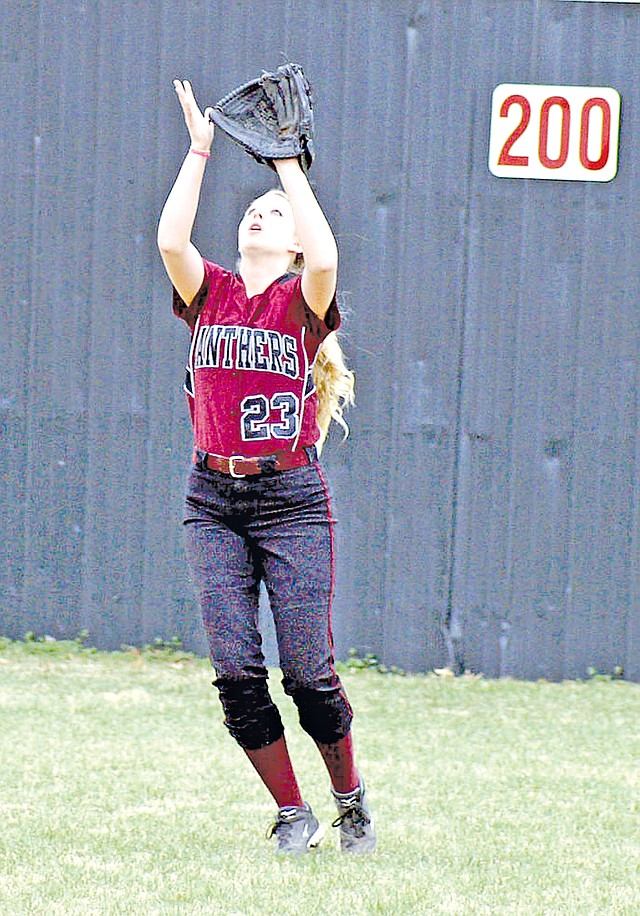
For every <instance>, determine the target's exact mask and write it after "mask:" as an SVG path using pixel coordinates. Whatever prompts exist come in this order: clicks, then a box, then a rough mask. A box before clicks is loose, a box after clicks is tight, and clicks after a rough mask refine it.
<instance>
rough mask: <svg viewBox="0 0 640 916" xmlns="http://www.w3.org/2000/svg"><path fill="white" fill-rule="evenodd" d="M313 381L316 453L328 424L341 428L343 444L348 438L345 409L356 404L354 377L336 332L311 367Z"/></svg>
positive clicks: (323, 345)
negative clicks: (318, 437)
mask: <svg viewBox="0 0 640 916" xmlns="http://www.w3.org/2000/svg"><path fill="white" fill-rule="evenodd" d="M313 381H314V384H315V386H316V391H317V393H318V418H317V419H318V426H319V428H320V439H319V440H318V442H317V443H316V448H317V449H318V453H320V451H321V450H322V446H323V445H324V442H325V440H326V438H327V434H328V432H329V427H330V425H331V421H332V420H335V422H336V423H337V424H338V426H340V427H341V428H342V432H343V434H344V435H343V440H344V439H346V438H347V436H348V435H349V426H348V425H347V421H346V420H345V418H344V416H343V413H344V408H345V407H348V406H350V405H352V404H355V400H356V398H355V375H354V374H353V372H352V371H351V370H350V369H349V368H347V365H346V363H345V360H344V353H343V352H342V347H341V346H340V343H339V342H338V337H337V334H336V332H335V331H332V332H331V334H329V335H328V336H327V337H326V338H325V339H324V341H323V342H322V344H321V346H320V349H319V350H318V353H317V355H316V361H315V363H314V366H313Z"/></svg>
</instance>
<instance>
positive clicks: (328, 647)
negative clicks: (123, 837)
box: [158, 80, 375, 853]
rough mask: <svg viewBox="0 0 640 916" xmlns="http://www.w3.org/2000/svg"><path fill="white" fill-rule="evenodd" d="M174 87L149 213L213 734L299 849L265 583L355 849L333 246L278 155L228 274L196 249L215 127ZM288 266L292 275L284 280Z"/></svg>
mask: <svg viewBox="0 0 640 916" xmlns="http://www.w3.org/2000/svg"><path fill="white" fill-rule="evenodd" d="M174 86H175V90H176V93H177V96H178V99H179V101H180V104H181V106H182V111H183V113H184V118H185V122H186V125H187V129H188V131H189V135H190V140H191V146H190V149H189V152H188V153H187V155H186V157H185V160H184V162H183V164H182V167H181V169H180V172H179V174H178V177H177V179H176V181H175V184H174V185H173V188H172V190H171V192H170V194H169V196H168V198H167V201H166V203H165V206H164V208H163V211H162V215H161V218H160V223H159V226H158V246H159V248H160V253H161V255H162V259H163V261H164V264H165V267H166V270H167V273H168V275H169V278H170V279H171V282H172V284H173V288H174V293H173V296H174V311H175V312H176V314H177V315H179V316H180V317H181V318H183V319H184V320H185V321H186V323H187V324H188V325H189V327H190V329H191V348H190V352H189V364H188V371H187V385H186V388H187V391H188V394H189V402H190V408H191V416H192V421H193V427H194V444H195V450H194V464H193V468H192V471H191V474H190V478H189V483H188V487H187V498H186V516H185V531H186V544H187V558H188V561H189V565H190V569H191V573H192V576H193V579H194V582H195V585H196V589H197V593H198V596H199V600H200V605H201V610H202V618H203V623H204V627H205V630H206V633H207V637H208V640H209V645H210V650H211V662H212V664H213V666H214V669H215V673H216V679H215V681H214V684H215V685H216V687H217V688H218V691H219V694H220V700H221V703H222V707H223V710H224V714H225V724H226V726H227V728H228V729H229V731H230V732H231V734H232V735H233V737H234V738H235V739H236V741H237V742H238V743H239V744H240V746H241V747H242V748H243V750H244V752H245V753H246V755H247V757H248V758H249V760H250V761H251V763H252V764H253V766H254V768H255V769H256V771H257V772H258V774H259V776H260V777H261V779H262V780H263V782H264V784H265V786H266V788H267V789H268V790H269V792H270V793H271V795H272V796H273V798H274V800H275V802H276V804H277V806H278V814H277V818H276V821H275V824H274V825H273V827H272V830H271V834H272V835H275V837H276V841H277V848H278V850H279V851H281V852H287V853H298V852H306V851H307V850H308V849H309V848H311V847H313V846H315V845H317V843H318V842H319V839H320V837H321V830H320V826H319V823H318V820H317V819H316V817H315V816H314V814H313V812H312V810H311V808H310V806H309V805H308V804H307V803H306V802H305V801H304V799H303V797H302V795H301V792H300V788H299V785H298V782H297V780H296V777H295V774H294V771H293V767H292V764H291V760H290V757H289V753H288V750H287V744H286V740H285V736H284V729H283V725H282V721H281V718H280V714H279V712H278V709H277V708H276V706H275V705H274V703H273V702H272V700H271V697H270V695H269V691H268V687H267V670H266V668H265V663H264V657H263V654H262V651H261V637H260V634H259V632H258V628H257V619H258V597H259V590H260V583H261V582H264V583H265V585H266V588H267V592H268V595H269V603H270V607H271V612H272V614H273V618H274V622H275V627H276V635H277V640H278V651H279V657H280V667H281V670H282V674H283V685H284V689H285V691H286V693H287V694H288V695H289V696H291V697H292V699H293V701H294V703H295V704H296V706H297V708H298V714H299V718H300V724H301V726H302V728H303V729H304V730H305V731H306V732H308V734H309V735H310V736H311V737H312V738H313V739H314V741H315V743H316V745H317V747H318V749H319V751H320V753H321V755H322V757H323V759H324V762H325V764H326V767H327V770H328V772H329V776H330V779H331V785H332V792H333V796H334V799H335V802H336V805H337V808H338V817H337V819H336V820H335V821H334V826H336V827H338V828H339V835H340V845H341V848H342V849H343V850H345V851H348V852H366V851H369V850H371V849H373V847H374V845H375V834H374V830H373V822H372V818H371V812H370V808H369V805H368V802H367V798H366V795H365V789H364V783H363V781H362V779H361V777H360V774H359V773H358V770H357V768H356V764H355V759H354V750H353V741H352V736H351V720H352V711H351V708H350V706H349V703H348V700H347V697H346V695H345V692H344V690H343V687H342V684H341V682H340V679H339V677H338V675H337V673H336V670H335V667H334V660H333V647H332V638H331V620H330V614H331V599H332V591H333V533H332V526H333V522H332V518H331V511H330V501H329V495H328V491H327V487H326V483H325V479H324V476H323V473H322V470H321V467H320V465H319V463H318V458H317V455H318V448H319V446H320V444H321V441H320V440H321V439H322V437H323V435H324V434H326V428H327V426H328V423H329V422H330V420H331V417H332V416H333V417H334V418H335V419H337V420H338V422H341V424H342V425H343V426H344V421H343V420H342V411H341V404H342V403H343V401H344V400H349V398H350V396H351V394H352V381H353V379H352V376H351V374H350V373H349V372H348V370H347V369H346V368H345V366H344V363H343V362H342V359H341V353H340V348H339V345H338V344H337V341H336V339H335V333H334V332H335V331H336V329H337V328H338V326H339V324H340V315H339V312H338V306H337V303H336V278H337V266H338V253H337V248H336V243H335V239H334V237H333V233H332V231H331V228H330V227H329V224H328V223H327V220H326V219H325V216H324V214H323V212H322V209H321V208H320V205H319V204H318V202H317V200H316V198H315V195H314V193H313V191H312V189H311V186H310V185H309V183H308V181H307V178H306V176H305V174H304V172H303V170H302V169H301V167H300V165H299V163H298V161H297V160H296V159H287V160H282V161H277V162H275V163H274V164H275V167H276V171H277V174H278V178H279V180H280V183H281V185H282V190H280V189H278V190H275V189H274V190H271V191H268V192H267V193H265V194H263V195H261V196H260V197H258V198H257V199H256V200H254V201H252V203H250V205H249V207H248V208H247V210H246V212H245V214H244V216H243V217H242V220H241V222H240V226H239V228H238V250H239V252H240V261H239V269H238V272H237V273H233V272H231V271H228V270H225V269H223V268H222V267H220V266H219V265H217V264H214V263H212V262H210V261H208V260H205V259H203V258H202V256H201V255H200V253H199V252H198V250H197V249H196V248H195V246H194V245H193V243H192V241H191V232H192V228H193V224H194V221H195V217H196V211H197V207H198V202H199V198H200V190H201V186H202V179H203V175H204V171H205V167H206V164H207V160H208V158H209V157H210V149H211V145H212V142H213V135H214V126H213V123H212V122H211V121H210V119H209V111H210V109H206V110H205V111H204V113H202V112H201V111H200V109H199V107H198V105H197V103H196V100H195V98H194V95H193V90H192V88H191V85H190V84H189V82H187V81H186V80H185V81H184V82H182V81H180V80H176V81H175V82H174ZM302 259H303V262H304V266H303V268H302V272H301V273H300V272H297V273H296V272H292V270H293V268H294V267H295V265H296V263H297V262H299V261H300V260H302ZM314 365H315V368H316V381H317V386H316V384H314ZM319 366H323V370H322V372H321V373H319V374H318V367H319ZM319 375H320V376H321V378H319ZM318 391H321V392H322V402H321V404H320V405H319V404H318ZM318 420H320V423H321V424H322V427H323V429H322V432H321V429H320V426H319V423H318Z"/></svg>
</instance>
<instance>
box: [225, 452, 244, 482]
mask: <svg viewBox="0 0 640 916" xmlns="http://www.w3.org/2000/svg"><path fill="white" fill-rule="evenodd" d="M244 460H245V459H244V455H232V456H231V457H230V458H229V474H230V475H231V476H232V477H235V478H236V480H242V478H243V477H246V476H247V475H246V474H238V473H237V472H236V470H235V467H234V465H235V463H236V461H244Z"/></svg>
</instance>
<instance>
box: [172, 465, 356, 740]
mask: <svg viewBox="0 0 640 916" xmlns="http://www.w3.org/2000/svg"><path fill="white" fill-rule="evenodd" d="M184 524H185V532H186V548H187V559H188V563H189V567H190V570H191V574H192V577H193V580H194V583H195V587H196V591H197V594H198V597H199V600H200V607H201V611H202V620H203V624H204V628H205V631H206V634H207V638H208V641H209V647H210V655H211V662H212V664H213V666H214V668H215V671H216V680H215V681H214V684H215V686H216V687H217V688H218V690H219V693H220V700H221V702H222V707H223V709H224V712H225V724H226V725H227V727H228V729H229V731H230V732H231V734H232V735H233V736H234V738H235V739H236V740H237V741H238V743H239V744H240V745H241V746H242V747H245V748H247V749H251V750H253V749H257V748H261V747H265V746H266V745H268V744H271V743H272V742H273V741H276V740H277V739H278V738H280V737H281V736H282V734H283V732H284V729H283V725H282V720H281V718H280V714H279V712H278V710H277V708H276V706H275V705H274V703H273V701H272V700H271V697H270V695H269V691H268V687H267V669H266V667H265V662H264V655H263V652H262V637H261V635H260V633H259V631H258V605H259V593H260V583H261V581H264V583H265V585H266V589H267V593H268V595H269V603H270V606H271V612H272V614H273V619H274V623H275V630H276V637H277V642H278V652H279V657H280V668H281V670H282V674H283V680H282V683H283V685H284V689H285V692H286V693H287V694H289V695H290V696H291V697H292V698H293V701H294V702H295V704H296V706H297V708H298V713H299V716H300V724H301V725H302V727H303V728H304V729H305V731H307V732H308V733H309V734H310V735H311V736H312V737H313V738H314V739H315V740H316V741H318V742H320V743H323V744H333V743H334V742H336V741H338V740H339V739H340V738H343V737H344V736H345V735H346V734H347V733H348V731H349V729H350V726H351V719H352V712H351V708H350V706H349V703H348V700H347V698H346V696H345V693H344V690H343V688H342V684H341V683H340V679H339V677H338V675H337V673H336V671H335V668H334V659H333V641H332V634H331V601H332V596H333V570H334V556H333V532H332V528H333V520H332V518H331V513H330V503H329V496H328V491H327V487H326V483H325V480H324V477H323V474H322V471H321V468H320V465H319V464H318V462H317V461H314V463H313V464H310V465H308V466H305V467H301V468H294V469H292V470H289V471H279V472H274V473H271V474H260V475H255V476H250V477H244V478H241V479H236V478H233V477H229V476H227V475H225V474H220V473H218V472H217V471H210V470H208V469H207V468H206V467H204V465H203V463H202V460H201V456H199V458H198V460H197V461H196V463H195V464H194V466H193V469H192V471H191V475H190V477H189V482H188V486H187V496H186V513H185V520H184Z"/></svg>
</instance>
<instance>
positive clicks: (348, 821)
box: [331, 805, 371, 836]
mask: <svg viewBox="0 0 640 916" xmlns="http://www.w3.org/2000/svg"><path fill="white" fill-rule="evenodd" d="M370 823H371V818H370V817H369V815H368V814H367V813H366V811H365V810H364V809H363V808H362V807H361V806H360V805H351V806H350V807H349V808H347V809H346V810H345V811H343V812H342V813H341V814H339V815H338V817H337V818H336V819H335V821H333V823H332V824H331V826H332V827H342V826H343V825H344V826H345V827H348V828H349V829H350V830H352V831H353V833H354V834H355V836H364V834H365V830H366V828H367V827H368V826H369V824H370Z"/></svg>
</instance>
